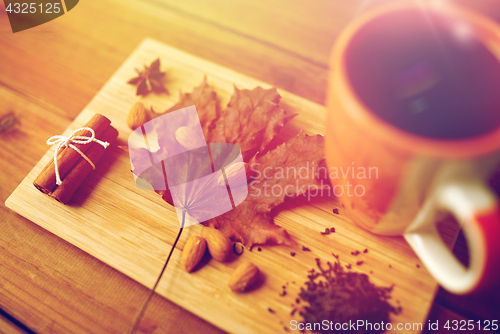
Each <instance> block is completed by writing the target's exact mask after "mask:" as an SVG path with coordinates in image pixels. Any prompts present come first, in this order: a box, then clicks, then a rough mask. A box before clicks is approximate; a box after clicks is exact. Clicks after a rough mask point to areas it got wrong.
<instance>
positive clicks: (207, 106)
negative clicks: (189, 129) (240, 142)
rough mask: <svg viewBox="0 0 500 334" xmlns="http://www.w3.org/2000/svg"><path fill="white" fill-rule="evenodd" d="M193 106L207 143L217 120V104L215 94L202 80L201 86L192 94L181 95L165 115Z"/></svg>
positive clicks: (204, 80)
mask: <svg viewBox="0 0 500 334" xmlns="http://www.w3.org/2000/svg"><path fill="white" fill-rule="evenodd" d="M192 105H194V106H195V107H196V110H197V111H198V116H199V117H200V122H201V127H202V129H203V133H204V134H205V139H207V141H208V135H209V132H210V131H211V130H212V129H213V128H214V127H215V121H216V120H217V119H218V118H219V116H220V112H219V103H218V100H217V94H216V93H215V91H214V90H213V88H212V87H210V86H209V85H208V83H207V78H206V77H205V78H203V81H202V82H201V84H200V85H199V86H198V87H196V88H194V89H193V92H192V93H184V94H181V96H180V99H179V102H177V103H176V104H174V105H173V106H172V107H170V108H169V109H167V110H166V111H165V113H168V112H171V111H175V110H178V109H181V108H185V107H189V106H192Z"/></svg>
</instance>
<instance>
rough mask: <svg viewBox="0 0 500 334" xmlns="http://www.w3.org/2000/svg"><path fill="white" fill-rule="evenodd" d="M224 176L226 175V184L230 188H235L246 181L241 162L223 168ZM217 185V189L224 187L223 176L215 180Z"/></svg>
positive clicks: (243, 166)
mask: <svg viewBox="0 0 500 334" xmlns="http://www.w3.org/2000/svg"><path fill="white" fill-rule="evenodd" d="M224 174H226V179H227V182H228V184H229V185H230V186H233V187H236V186H240V185H242V184H244V183H246V181H247V175H246V172H245V164H244V163H243V162H235V163H233V164H231V165H229V166H227V167H225V168H224ZM217 185H218V186H219V187H225V186H226V182H225V180H224V175H221V176H219V179H218V180H217Z"/></svg>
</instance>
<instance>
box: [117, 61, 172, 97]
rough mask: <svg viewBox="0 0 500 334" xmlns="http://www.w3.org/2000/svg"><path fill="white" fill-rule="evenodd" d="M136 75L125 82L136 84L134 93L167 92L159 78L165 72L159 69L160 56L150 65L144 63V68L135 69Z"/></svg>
mask: <svg viewBox="0 0 500 334" xmlns="http://www.w3.org/2000/svg"><path fill="white" fill-rule="evenodd" d="M136 71H137V77H135V78H132V79H130V80H129V81H128V82H127V83H129V84H131V85H137V93H136V95H143V96H146V95H148V94H149V93H151V92H155V93H167V94H168V90H167V89H166V88H165V86H163V84H162V83H161V78H163V77H164V76H165V72H161V71H160V58H158V59H156V60H155V61H154V62H152V63H151V65H149V66H146V65H144V70H142V71H139V70H137V69H136Z"/></svg>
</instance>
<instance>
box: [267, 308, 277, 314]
mask: <svg viewBox="0 0 500 334" xmlns="http://www.w3.org/2000/svg"><path fill="white" fill-rule="evenodd" d="M267 310H268V311H269V313H276V311H275V310H273V309H272V308H270V307H268V308H267Z"/></svg>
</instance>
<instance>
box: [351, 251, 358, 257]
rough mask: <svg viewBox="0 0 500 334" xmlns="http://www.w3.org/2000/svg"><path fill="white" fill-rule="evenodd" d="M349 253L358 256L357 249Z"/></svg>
mask: <svg viewBox="0 0 500 334" xmlns="http://www.w3.org/2000/svg"><path fill="white" fill-rule="evenodd" d="M351 255H354V256H358V255H359V251H354V252H351Z"/></svg>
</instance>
